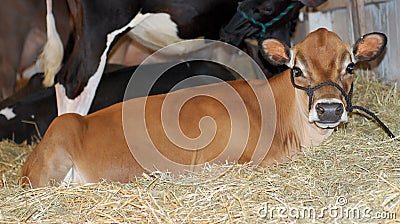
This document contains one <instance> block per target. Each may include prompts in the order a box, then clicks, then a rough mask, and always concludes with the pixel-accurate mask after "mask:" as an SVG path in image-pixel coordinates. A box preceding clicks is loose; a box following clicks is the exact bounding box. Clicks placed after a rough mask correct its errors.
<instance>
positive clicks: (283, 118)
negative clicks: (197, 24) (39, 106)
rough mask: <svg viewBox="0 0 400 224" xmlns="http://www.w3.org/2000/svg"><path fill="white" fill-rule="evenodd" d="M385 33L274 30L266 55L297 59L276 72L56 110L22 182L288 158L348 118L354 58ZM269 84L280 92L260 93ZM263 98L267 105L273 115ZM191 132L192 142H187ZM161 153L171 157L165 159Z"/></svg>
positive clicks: (378, 49)
mask: <svg viewBox="0 0 400 224" xmlns="http://www.w3.org/2000/svg"><path fill="white" fill-rule="evenodd" d="M386 42H387V39H386V36H385V35H384V34H381V33H370V34H367V35H365V36H363V37H362V38H361V39H360V40H358V41H357V42H356V43H355V44H354V45H353V46H350V45H349V44H347V43H345V42H343V41H342V40H341V39H340V38H339V37H338V36H337V35H336V34H335V33H333V32H330V31H328V30H326V29H319V30H317V31H314V32H312V33H311V34H309V35H308V36H307V37H306V38H305V40H304V41H302V42H301V43H299V44H297V45H296V46H294V47H293V48H289V47H288V46H287V45H286V44H284V43H283V42H282V41H280V40H277V39H273V38H269V39H266V40H264V41H262V43H261V47H262V50H263V54H264V56H265V57H266V59H267V60H268V61H270V62H271V63H274V64H286V65H287V66H288V67H289V68H290V69H288V70H286V71H285V72H283V73H281V74H279V75H277V76H274V77H272V78H271V79H269V81H267V80H247V81H246V80H237V81H230V82H228V83H216V84H210V85H205V86H199V87H193V88H188V89H183V90H178V91H175V92H172V93H169V94H162V95H155V96H149V97H143V98H136V99H132V100H128V101H126V102H124V103H119V104H115V105H113V106H111V107H108V108H106V109H103V110H101V111H98V112H96V113H93V114H90V115H87V116H80V115H77V114H65V115H62V116H59V117H57V118H56V119H55V120H54V121H53V123H52V124H51V125H50V127H49V129H48V131H47V132H46V134H45V136H44V138H43V139H42V141H41V142H40V143H39V144H38V145H37V147H36V148H35V149H34V150H33V152H32V153H31V155H29V157H28V159H27V161H26V163H25V164H24V166H23V174H22V176H23V178H22V180H23V183H24V184H26V186H33V187H40V186H45V185H46V184H48V183H49V182H50V181H51V180H55V181H56V182H57V183H59V182H60V181H62V180H63V179H64V178H65V177H66V176H67V174H70V175H72V176H68V178H71V179H70V180H72V181H73V182H77V183H90V182H98V181H100V180H103V179H106V180H109V181H120V182H128V181H130V180H132V179H133V178H134V177H135V176H138V175H141V174H142V173H143V172H147V171H149V170H154V168H162V169H163V170H167V169H168V170H169V169H170V168H171V167H169V166H166V164H167V165H168V164H182V165H188V166H196V165H199V164H204V163H206V162H211V161H214V162H225V161H226V160H228V161H238V162H240V163H243V162H248V161H258V164H260V165H261V166H265V165H268V164H272V163H277V162H283V161H286V160H287V159H288V158H291V157H295V156H297V155H299V154H301V151H302V148H303V147H310V146H315V145H318V144H320V143H321V142H322V141H323V140H324V139H325V138H326V137H328V136H329V135H330V134H331V133H332V131H333V128H334V127H336V126H337V125H338V124H339V123H341V122H346V121H347V111H346V108H347V106H348V105H347V102H346V100H345V99H344V96H343V94H344V93H349V92H350V91H351V86H352V83H353V80H354V74H353V66H354V64H355V63H357V62H359V61H369V60H373V59H375V58H376V57H377V56H379V55H380V54H381V53H382V52H383V50H384V48H385V46H386ZM268 82H269V84H268ZM328 82H329V83H334V84H332V85H324V86H322V87H321V86H320V88H318V89H315V91H314V93H313V97H312V98H311V101H309V96H308V95H307V93H306V92H305V91H303V90H302V89H301V88H302V87H308V86H309V87H316V86H319V85H321V83H328ZM269 86H270V88H271V89H272V93H273V97H271V98H268V99H266V101H263V100H261V99H262V97H263V96H265V95H264V94H263V93H265V90H266V89H269ZM227 88H228V89H230V90H231V91H227ZM341 90H342V91H343V92H342V91H341ZM232 91H234V92H232ZM260 93H261V94H260ZM187 96H190V98H187ZM260 97H261V98H260ZM181 99H186V100H185V101H184V102H181ZM270 101H273V102H275V105H276V110H275V108H274V107H273V106H270V105H272V104H271V102H270ZM167 102H173V104H172V107H167V108H165V106H166V105H164V104H167ZM263 104H268V105H263ZM226 105H233V106H234V108H236V107H237V108H239V109H240V108H241V106H242V107H243V108H242V109H244V110H243V111H245V112H246V114H244V115H243V116H235V111H229V107H226ZM265 106H267V109H269V110H270V111H269V112H268V111H267V114H266V115H267V116H266V117H265V116H263V115H265V114H264V112H263V108H264V107H265ZM177 107H178V108H179V110H175V109H176V108H177ZM274 111H275V114H276V117H275V118H276V129H275V132H273V130H274V127H275V125H274V124H275V123H274V122H271V121H272V120H271V119H273V117H272V116H271V115H273V114H274ZM163 117H165V118H167V119H163ZM174 118H175V119H176V121H174V120H175V119H174ZM209 118H212V119H209ZM123 119H124V120H123ZM144 119H145V120H144ZM171 121H174V122H177V123H178V124H179V126H178V127H176V126H175V124H176V123H174V122H171ZM264 125H266V127H267V129H263V128H264V127H265V126H264ZM173 127H175V128H178V129H177V130H175V129H171V128H173ZM268 128H270V129H268ZM171 130H172V131H171ZM235 130H236V131H235ZM174 131H175V132H176V133H178V134H179V133H181V134H183V135H184V136H185V137H186V138H185V139H186V140H185V141H184V142H183V143H182V144H176V142H175V141H174V140H173V139H174V138H175V132H174ZM268 131H270V132H271V133H272V136H271V138H270V139H268V138H269V137H268V135H267V134H266V133H268ZM210 132H211V134H212V135H211V137H212V138H211V139H209V138H208V137H207V136H208V134H209V133H210ZM203 133H204V134H203ZM204 135H206V138H203V137H204ZM266 140H267V141H266ZM186 141H188V142H189V143H191V142H192V141H194V143H195V144H194V145H192V147H188V146H187V145H186V143H187V142H186ZM241 150H242V151H241ZM260 150H261V152H262V153H260ZM153 151H156V152H158V153H159V154H157V153H156V154H153V153H151V152H153ZM238 152H239V154H238ZM138 155H142V156H141V157H140V156H138ZM155 155H156V156H155ZM160 155H163V156H164V157H165V158H168V159H169V160H172V161H173V163H167V160H158V158H159V157H157V156H160ZM215 158H219V160H217V161H215V160H214V159H215ZM139 161H140V162H139ZM144 162H146V164H147V165H146V166H144V165H143V164H144ZM256 164H257V163H256ZM71 170H72V172H71Z"/></svg>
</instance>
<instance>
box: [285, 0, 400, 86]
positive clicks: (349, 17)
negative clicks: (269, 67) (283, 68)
mask: <svg viewBox="0 0 400 224" xmlns="http://www.w3.org/2000/svg"><path fill="white" fill-rule="evenodd" d="M329 1H336V0H329ZM347 1H348V3H349V4H347V3H344V4H347V6H346V7H339V8H333V9H329V10H328V11H322V10H321V11H318V10H317V11H309V10H306V12H304V14H303V15H302V16H300V19H301V21H300V22H299V23H298V26H297V29H296V33H295V35H294V37H293V40H292V41H293V44H295V43H297V42H299V41H301V40H302V39H304V37H305V36H306V34H307V33H309V32H311V31H313V30H315V29H317V28H320V27H325V28H327V29H329V30H333V31H335V32H336V33H338V34H339V36H340V37H342V39H343V40H345V41H347V42H349V43H354V41H355V40H356V39H358V38H359V36H358V34H357V32H358V25H357V24H358V21H357V15H356V10H355V8H354V7H353V6H352V5H351V4H350V1H351V0H347ZM364 10H365V32H366V33H369V32H374V31H377V32H383V33H385V34H386V35H387V36H388V45H387V49H386V52H385V55H384V57H382V58H380V59H378V60H377V61H376V62H374V63H373V64H372V66H371V67H365V68H364V71H366V72H367V71H369V69H373V70H374V71H375V72H376V73H377V74H378V75H379V76H380V77H382V78H383V79H386V80H396V81H399V80H400V72H399V70H400V69H399V67H400V0H387V1H384V2H380V3H370V2H369V1H368V0H366V4H365V8H364ZM355 35H357V36H355Z"/></svg>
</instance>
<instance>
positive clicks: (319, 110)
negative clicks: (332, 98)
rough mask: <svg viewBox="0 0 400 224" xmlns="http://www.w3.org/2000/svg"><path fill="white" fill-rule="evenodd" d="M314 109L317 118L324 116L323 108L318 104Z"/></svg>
mask: <svg viewBox="0 0 400 224" xmlns="http://www.w3.org/2000/svg"><path fill="white" fill-rule="evenodd" d="M315 109H316V110H317V114H318V116H321V115H322V114H324V112H325V109H324V107H323V106H322V105H321V104H320V103H318V104H317V105H316V107H315Z"/></svg>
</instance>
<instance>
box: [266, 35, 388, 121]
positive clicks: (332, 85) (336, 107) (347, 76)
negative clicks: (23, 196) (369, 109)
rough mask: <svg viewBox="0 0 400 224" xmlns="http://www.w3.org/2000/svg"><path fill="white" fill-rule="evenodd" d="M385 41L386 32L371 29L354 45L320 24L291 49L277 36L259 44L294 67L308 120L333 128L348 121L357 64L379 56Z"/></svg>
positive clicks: (278, 60)
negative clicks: (347, 108) (370, 31)
mask: <svg viewBox="0 0 400 224" xmlns="http://www.w3.org/2000/svg"><path fill="white" fill-rule="evenodd" d="M386 42H387V38H386V36H385V35H384V34H381V33H369V34H366V35H364V36H363V37H362V38H360V39H359V40H357V41H356V43H355V44H354V45H353V46H351V45H349V44H347V43H345V42H343V41H342V40H341V39H340V38H339V37H338V36H337V35H336V34H335V33H333V32H330V31H328V30H326V29H323V28H321V29H318V30H316V31H314V32H312V33H310V34H309V35H308V36H307V37H306V39H305V40H304V41H303V42H301V43H299V44H297V45H296V46H294V47H293V48H291V49H290V48H289V47H288V46H287V45H286V44H285V43H283V42H281V41H279V40H277V39H266V40H263V41H261V42H260V46H261V47H262V52H263V55H264V57H265V58H266V59H267V60H268V61H269V62H271V63H273V64H275V65H282V64H286V65H287V66H288V67H289V68H290V69H291V76H292V77H291V79H292V83H293V85H294V86H295V87H296V88H298V89H299V90H298V91H296V94H299V95H301V97H299V98H300V101H304V102H302V103H301V105H308V120H309V122H315V124H316V125H317V126H319V127H321V128H333V127H336V126H337V125H339V124H340V123H341V122H346V121H347V111H346V107H347V101H346V96H348V97H350V96H351V92H352V85H353V80H354V74H353V69H354V65H355V64H356V63H357V62H359V61H370V60H373V59H375V58H377V57H378V56H379V55H380V54H381V53H382V52H383V50H384V48H385V46H386ZM301 90H304V91H301ZM304 108H307V106H304Z"/></svg>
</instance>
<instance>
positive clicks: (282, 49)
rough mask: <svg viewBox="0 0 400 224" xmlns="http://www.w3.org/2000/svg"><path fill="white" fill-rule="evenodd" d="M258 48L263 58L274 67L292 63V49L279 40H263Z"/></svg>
mask: <svg viewBox="0 0 400 224" xmlns="http://www.w3.org/2000/svg"><path fill="white" fill-rule="evenodd" d="M258 47H259V48H260V51H261V54H262V55H263V57H264V58H265V59H266V60H267V61H268V62H269V63H271V64H272V65H287V64H288V63H289V62H290V48H289V47H288V46H287V45H286V44H285V43H283V42H282V41H280V40H278V39H275V38H268V39H265V40H261V41H260V42H259V43H258Z"/></svg>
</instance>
